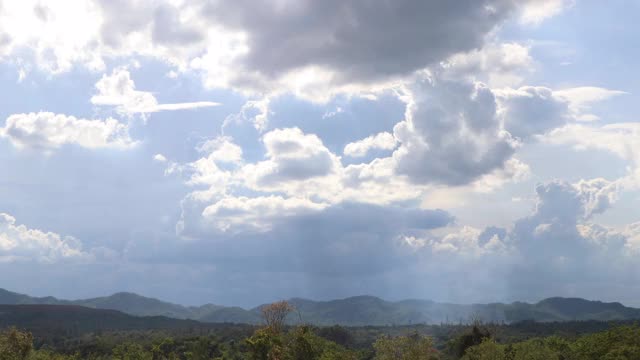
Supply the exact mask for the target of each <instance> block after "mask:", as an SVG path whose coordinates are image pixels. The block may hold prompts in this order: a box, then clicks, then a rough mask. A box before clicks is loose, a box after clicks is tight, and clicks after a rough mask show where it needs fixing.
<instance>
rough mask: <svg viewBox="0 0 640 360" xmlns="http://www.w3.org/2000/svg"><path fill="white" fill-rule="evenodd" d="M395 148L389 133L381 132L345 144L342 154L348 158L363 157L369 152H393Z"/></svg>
mask: <svg viewBox="0 0 640 360" xmlns="http://www.w3.org/2000/svg"><path fill="white" fill-rule="evenodd" d="M396 146H397V141H396V139H395V138H394V137H393V135H392V134H391V133H388V132H381V133H378V134H376V135H371V136H368V137H366V138H364V139H362V140H358V141H355V142H352V143H349V144H347V145H346V146H345V147H344V151H343V152H344V154H345V155H347V156H350V157H363V156H366V155H367V153H368V152H369V151H371V150H376V149H378V150H393V149H395V148H396Z"/></svg>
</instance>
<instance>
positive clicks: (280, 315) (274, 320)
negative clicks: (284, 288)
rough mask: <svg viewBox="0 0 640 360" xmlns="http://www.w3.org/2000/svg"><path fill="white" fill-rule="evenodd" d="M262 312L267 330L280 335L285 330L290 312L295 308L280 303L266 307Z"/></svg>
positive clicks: (282, 302) (285, 303) (286, 303)
mask: <svg viewBox="0 0 640 360" xmlns="http://www.w3.org/2000/svg"><path fill="white" fill-rule="evenodd" d="M260 310H261V312H262V318H263V319H264V321H265V323H266V325H267V328H268V329H269V330H270V331H272V332H274V333H275V334H279V333H281V332H282V329H283V328H284V324H285V320H286V318H287V315H289V313H290V312H292V311H293V310H295V308H294V307H293V306H292V305H291V304H289V303H288V302H286V301H284V300H283V301H278V302H275V303H273V304H269V305H265V306H263V307H262V309H260Z"/></svg>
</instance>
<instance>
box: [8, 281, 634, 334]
mask: <svg viewBox="0 0 640 360" xmlns="http://www.w3.org/2000/svg"><path fill="white" fill-rule="evenodd" d="M289 302H290V303H291V304H293V305H294V306H295V308H296V312H295V313H293V314H291V315H290V317H289V319H288V321H289V322H290V323H298V322H306V323H312V324H315V325H334V324H339V325H346V326H362V325H407V324H440V323H452V324H456V323H467V322H469V321H472V320H476V319H477V320H482V321H485V322H506V323H513V322H518V321H524V320H533V321H539V322H551V321H573V320H600V321H612V320H631V319H640V309H635V308H630V307H626V306H624V305H622V304H620V303H605V302H600V301H590V300H585V299H580V298H560V297H556V298H549V299H545V300H542V301H540V302H538V303H535V304H529V303H524V302H515V303H511V304H503V303H491V304H471V305H461V304H449V303H438V302H433V301H429V300H403V301H394V302H391V301H385V300H382V299H380V298H377V297H374V296H355V297H350V298H346V299H339V300H331V301H313V300H307V299H300V298H294V299H290V300H289ZM0 304H9V305H16V304H24V305H26V304H40V305H76V306H84V307H88V308H94V309H109V310H117V311H121V312H123V313H126V314H129V315H137V316H164V317H168V318H175V319H191V320H198V321H202V322H209V323H223V322H224V323H241V324H257V323H260V308H261V307H260V306H259V307H256V308H253V309H248V310H247V309H243V308H240V307H226V306H220V305H213V304H207V305H203V306H182V305H177V304H172V303H168V302H164V301H161V300H158V299H154V298H149V297H144V296H140V295H137V294H133V293H117V294H114V295H111V296H105V297H99V298H92V299H84V300H73V301H72V300H60V299H56V298H54V297H31V296H28V295H24V294H18V293H14V292H10V291H7V290H3V289H0Z"/></svg>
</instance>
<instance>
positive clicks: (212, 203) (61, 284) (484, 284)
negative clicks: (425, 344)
mask: <svg viewBox="0 0 640 360" xmlns="http://www.w3.org/2000/svg"><path fill="white" fill-rule="evenodd" d="M638 6H639V5H638V4H634V3H633V2H628V1H610V2H607V5H606V6H604V5H603V4H602V3H601V2H599V1H589V0H584V1H580V0H576V1H571V0H527V1H514V0H482V1H476V0H473V1H472V0H469V1H456V2H450V1H437V0H433V1H417V0H398V1H393V2H366V1H348V2H344V1H338V0H336V1H333V0H331V1H323V2H317V1H307V0H302V1H301V0H296V1H289V0H271V1H266V0H265V1H238V0H236V1H222V0H219V1H199V0H198V1H181V0H164V1H160V0H159V1H151V2H150V1H106V0H83V1H79V2H74V4H69V3H68V2H65V1H47V2H44V1H10V0H4V1H3V0H0V79H1V81H0V94H2V96H1V97H0V270H1V272H0V274H2V275H0V283H1V284H2V287H6V288H8V289H10V290H14V291H19V292H25V293H29V294H33V295H54V296H58V297H62V298H81V297H91V296H101V295H106V294H110V293H113V292H116V291H133V292H137V293H140V294H143V295H148V296H154V297H159V298H161V299H165V300H169V301H174V302H179V303H184V304H202V303H208V302H212V303H218V304H226V305H231V304H233V305H240V306H254V305H257V304H260V303H264V302H268V301H273V300H276V299H281V298H289V297H309V298H314V299H331V298H338V297H346V296H353V295H361V294H371V295H377V296H381V297H383V298H386V299H392V300H393V299H403V298H426V299H433V300H437V301H450V302H460V303H470V302H484V301H513V300H524V301H536V300H539V299H541V298H544V297H547V296H580V297H586V298H593V299H596V298H597V299H601V300H611V301H621V302H623V303H626V304H631V305H640V304H639V303H637V302H636V301H635V300H634V299H637V298H638V296H639V295H640V287H639V286H638V285H637V284H638V283H640V282H639V280H640V267H639V266H638V264H637V261H635V259H637V256H638V255H639V254H640V207H639V206H638V204H639V200H640V122H638V120H637V118H636V114H637V110H638V105H637V104H638V101H637V100H638V99H637V95H636V94H637V93H639V92H640V89H638V84H640V81H638V80H639V79H638V76H637V74H636V73H637V72H636V71H635V66H636V63H637V60H636V59H637V56H638V50H637V49H638V46H636V45H637V42H638V39H637V36H636V35H637V31H636V29H637V25H636V22H637V21H636V19H635V16H634V15H635V14H636V13H637V10H638V9H635V8H637V7H638Z"/></svg>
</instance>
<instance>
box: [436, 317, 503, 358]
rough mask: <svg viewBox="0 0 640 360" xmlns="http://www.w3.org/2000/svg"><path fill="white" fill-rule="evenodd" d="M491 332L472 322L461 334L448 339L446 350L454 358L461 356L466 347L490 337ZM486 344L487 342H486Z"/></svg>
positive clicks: (480, 342)
mask: <svg viewBox="0 0 640 360" xmlns="http://www.w3.org/2000/svg"><path fill="white" fill-rule="evenodd" d="M491 338H492V336H491V332H490V331H489V330H488V329H487V328H485V327H483V326H482V325H480V324H479V323H477V324H474V325H473V326H472V327H471V328H470V329H468V330H465V331H464V332H463V333H462V334H460V335H458V336H457V337H455V338H453V339H452V340H449V342H448V343H447V352H448V353H449V354H451V355H453V356H454V357H455V358H460V357H462V356H463V355H464V354H465V352H466V351H467V349H469V348H470V347H472V346H475V345H480V344H482V343H484V342H485V340H487V339H491ZM487 344H488V343H487ZM487 344H485V346H489V345H487Z"/></svg>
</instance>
